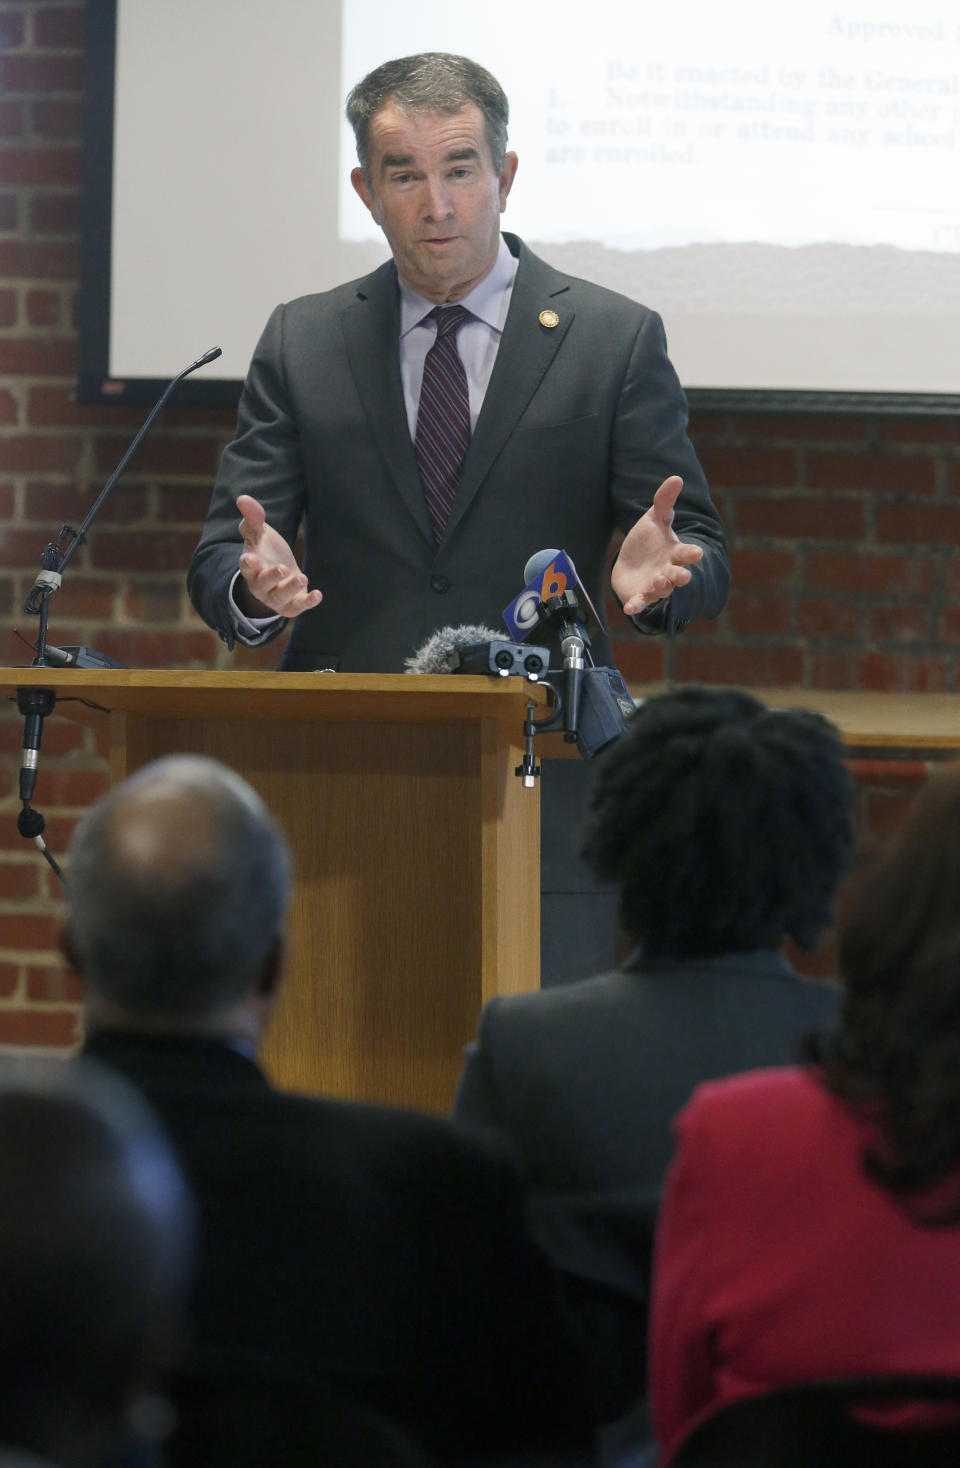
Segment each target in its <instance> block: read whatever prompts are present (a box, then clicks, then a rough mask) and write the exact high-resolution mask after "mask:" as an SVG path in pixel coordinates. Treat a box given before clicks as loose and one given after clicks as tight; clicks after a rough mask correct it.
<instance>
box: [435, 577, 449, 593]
mask: <svg viewBox="0 0 960 1468" xmlns="http://www.w3.org/2000/svg"><path fill="white" fill-rule="evenodd" d="M430 585H431V587H432V588H433V590H434V591H449V590H450V582H449V581H448V580H447V578H446V576H431V577H430Z"/></svg>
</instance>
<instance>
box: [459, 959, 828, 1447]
mask: <svg viewBox="0 0 960 1468" xmlns="http://www.w3.org/2000/svg"><path fill="white" fill-rule="evenodd" d="M836 1004H837V990H836V989H834V988H832V987H829V986H827V985H826V984H817V983H811V982H808V981H807V980H804V979H801V978H800V977H799V975H797V974H796V973H794V971H793V970H792V969H791V968H790V967H789V965H788V964H787V963H786V962H785V961H784V960H783V959H782V958H781V957H780V956H779V954H777V953H773V952H757V953H735V954H728V955H726V956H724V957H723V958H717V959H705V960H701V961H688V962H680V961H678V962H658V963H643V962H642V960H641V959H640V957H639V955H637V954H635V955H634V956H633V957H632V958H631V959H630V960H628V962H627V963H626V964H624V965H623V967H622V968H619V969H616V970H614V971H613V972H610V973H605V974H600V975H599V976H597V977H596V978H592V979H585V980H583V981H581V982H579V983H574V984H567V985H564V986H562V987H560V988H555V989H548V990H543V991H540V992H538V993H530V994H517V995H514V996H511V997H510V998H498V999H491V1000H490V1002H489V1003H488V1004H487V1005H486V1007H485V1008H484V1010H483V1013H482V1015H481V1017H480V1026H479V1033H478V1037H477V1040H476V1041H475V1043H474V1044H472V1045H470V1046H469V1047H468V1049H467V1059H466V1066H465V1068H464V1072H463V1075H462V1076H461V1079H460V1086H459V1089H458V1092H457V1097H456V1101H455V1104H454V1115H455V1116H456V1117H457V1118H458V1119H459V1120H461V1121H464V1122H470V1123H472V1124H475V1125H478V1126H481V1127H484V1128H486V1129H488V1130H491V1131H494V1132H496V1133H497V1134H498V1136H499V1137H500V1138H501V1139H505V1140H506V1141H508V1142H509V1143H510V1144H511V1146H512V1148H513V1150H514V1152H515V1154H516V1155H517V1156H518V1158H519V1161H520V1164H521V1168H522V1171H523V1174H524V1176H525V1180H526V1182H527V1185H528V1203H527V1223H528V1227H529V1229H530V1231H531V1233H532V1234H533V1237H534V1238H535V1239H536V1240H537V1242H538V1243H539V1244H540V1246H541V1248H543V1249H544V1251H545V1252H546V1253H547V1254H548V1256H549V1257H550V1258H551V1260H552V1261H553V1264H554V1266H555V1267H556V1268H557V1269H558V1270H559V1271H560V1273H561V1275H562V1276H563V1277H564V1278H565V1280H566V1294H567V1304H568V1313H569V1316H570V1319H571V1323H572V1325H573V1327H574V1330H575V1332H576V1334H577V1335H578V1337H579V1339H580V1340H581V1343H582V1345H583V1346H584V1348H585V1350H586V1352H587V1355H586V1359H587V1360H588V1361H589V1363H590V1367H591V1372H592V1383H593V1388H594V1393H595V1396H596V1398H597V1400H598V1401H599V1403H600V1410H601V1415H603V1416H604V1417H606V1418H608V1419H612V1418H614V1417H618V1416H620V1415H621V1414H622V1413H624V1412H626V1411H627V1410H628V1408H630V1407H631V1406H632V1405H634V1404H635V1403H637V1401H638V1400H639V1399H641V1397H642V1392H643V1384H644V1379H645V1374H646V1366H645V1352H646V1335H647V1299H648V1294H649V1278H650V1269H651V1261H652V1253H653V1237H654V1227H655V1223H656V1215H657V1209H658V1205H659V1198H660V1190H661V1186H662V1182H663V1176H664V1173H665V1172H666V1169H667V1166H668V1164H669V1161H670V1157H671V1154H672V1150H673V1139H672V1134H671V1122H672V1120H673V1117H674V1116H675V1115H676V1113H677V1112H678V1111H679V1110H680V1109H681V1107H682V1106H683V1105H684V1104H685V1102H686V1101H687V1100H688V1099H689V1097H690V1095H691V1093H692V1091H693V1090H694V1088H695V1087H696V1086H697V1085H699V1084H700V1082H701V1081H705V1080H713V1079H716V1078H717V1077H719V1076H725V1075H730V1074H732V1073H734V1072H736V1071H743V1070H752V1069H754V1068H756V1067H759V1066H767V1065H777V1064H782V1063H785V1062H787V1061H791V1060H793V1059H795V1058H796V1050H795V1047H796V1043H797V1041H798V1039H799V1036H800V1035H801V1034H802V1033H803V1032H804V1030H806V1029H809V1028H811V1027H813V1026H815V1025H818V1024H821V1023H824V1022H825V1021H827V1020H829V1019H830V1018H831V1017H832V1016H833V1014H834V1012H835V1010H836ZM645 1430H646V1425H645V1417H644V1412H643V1408H642V1405H641V1406H640V1407H639V1408H638V1409H637V1410H636V1413H635V1416H634V1418H633V1419H632V1421H631V1422H630V1424H629V1426H628V1427H627V1428H626V1429H625V1434H626V1435H625V1439H624V1440H625V1441H627V1442H631V1443H632V1442H634V1441H635V1440H636V1439H637V1438H638V1437H639V1438H642V1437H643V1435H644V1433H645Z"/></svg>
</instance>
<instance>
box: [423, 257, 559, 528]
mask: <svg viewBox="0 0 960 1468" xmlns="http://www.w3.org/2000/svg"><path fill="white" fill-rule="evenodd" d="M509 238H511V237H509V236H508V239H509ZM520 251H521V253H520V265H519V267H518V269H517V274H516V279H515V280H514V285H513V294H512V296H511V300H510V310H509V312H508V314H507V320H506V324H505V326H504V328H503V336H502V337H501V340H500V348H499V351H498V352H497V360H496V362H495V363H494V367H493V373H492V375H491V378H490V384H489V386H488V388H487V391H486V395H485V397H484V400H483V407H482V409H481V410H480V417H479V418H478V419H477V426H476V430H475V432H474V435H473V438H472V439H471V441H470V449H469V452H468V453H467V458H466V462H465V463H464V466H463V475H462V477H461V480H460V487H459V489H458V490H457V497H456V499H455V500H454V502H453V509H452V510H451V512H450V519H449V521H448V522H447V530H446V535H445V536H444V544H446V543H447V542H448V541H449V539H450V536H451V535H452V534H453V532H454V531H455V530H456V528H457V525H458V524H459V522H460V521H461V520H462V519H463V516H464V515H465V514H466V512H467V510H468V508H469V507H470V504H471V502H472V501H473V498H474V496H475V495H476V493H477V491H478V490H479V489H480V486H481V485H482V484H483V481H484V480H485V479H486V477H487V475H488V474H489V472H490V470H491V468H492V467H493V464H494V463H495V461H496V459H497V456H498V455H499V453H500V451H501V450H502V448H503V446H504V444H505V443H506V442H507V440H508V439H509V437H510V435H511V434H512V433H513V431H514V429H515V428H516V426H517V424H518V423H519V421H520V419H521V418H522V416H523V414H524V412H525V411H526V408H527V405H528V404H529V402H530V399H531V398H532V397H533V395H534V393H535V392H536V390H537V388H538V387H539V386H540V383H541V380H542V379H543V376H544V373H545V372H546V371H547V368H548V367H549V366H550V363H551V362H552V361H553V359H554V357H555V356H556V354H557V352H558V351H559V349H560V345H561V343H562V341H563V339H564V337H565V336H566V334H567V331H568V329H569V327H570V323H571V321H572V320H573V318H574V315H575V312H574V310H573V307H572V305H570V304H569V303H568V302H567V301H566V300H565V299H564V298H565V297H566V296H567V294H568V292H569V283H568V282H567V280H566V279H565V278H564V276H562V275H559V274H558V273H557V272H556V271H555V270H553V269H551V267H550V266H548V265H546V264H545V263H544V262H543V261H542V260H538V259H537V257H536V255H531V253H530V252H529V250H527V249H526V248H525V247H524V246H522V245H521V246H520ZM542 311H551V312H552V313H553V314H554V315H555V316H556V317H557V318H558V321H557V324H556V325H555V326H544V325H543V324H542V322H541V320H540V313H541V312H542ZM415 462H416V461H414V463H415Z"/></svg>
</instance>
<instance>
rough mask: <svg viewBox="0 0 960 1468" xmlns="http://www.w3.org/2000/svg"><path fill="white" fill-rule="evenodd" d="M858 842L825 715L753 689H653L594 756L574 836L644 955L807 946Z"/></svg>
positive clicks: (836, 743) (836, 742)
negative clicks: (767, 699) (594, 772)
mask: <svg viewBox="0 0 960 1468" xmlns="http://www.w3.org/2000/svg"><path fill="white" fill-rule="evenodd" d="M852 842H853V819H852V795H851V782H850V776H849V774H848V772H847V769H846V767H845V765H844V763H843V749H842V745H841V741H840V738H839V735H838V734H837V731H836V729H834V727H833V725H832V724H830V723H829V722H828V721H827V720H826V719H824V718H823V717H822V716H821V715H820V714H815V713H811V712H809V711H808V710H805V709H770V708H767V707H766V706H765V705H764V704H762V703H760V702H759V700H758V699H756V698H753V697H752V696H751V695H750V694H748V693H742V692H739V691H738V690H736V689H729V688H704V687H696V686H688V687H684V688H679V689H676V690H675V691H673V692H670V693H663V694H659V695H657V696H656V697H652V698H648V699H647V700H646V701H645V702H644V703H643V704H641V706H640V707H639V709H638V710H637V712H636V713H635V714H634V715H633V717H632V718H631V720H630V723H629V727H628V729H627V732H626V733H625V734H624V735H623V736H622V737H621V738H620V739H619V740H618V741H617V742H616V744H615V745H613V746H612V748H611V749H610V751H609V752H608V753H607V754H606V755H605V756H604V757H603V759H602V761H601V762H600V770H599V773H598V778H597V781H596V783H595V785H594V789H593V794H592V797H591V815H590V820H589V824H588V826H587V829H586V833H585V840H584V845H583V855H584V859H585V860H586V861H587V863H588V864H589V866H590V867H591V869H592V871H593V872H594V874H595V875H596V876H597V877H599V878H601V879H602V880H605V881H611V882H615V883H617V884H618V885H619V887H620V916H621V922H622V924H623V926H624V928H625V929H626V931H627V932H628V933H629V934H630V935H631V936H632V937H633V938H634V939H635V940H636V941H637V942H638V943H639V944H640V945H641V947H642V950H643V952H644V954H645V955H646V956H647V957H651V958H652V957H663V958H682V957H695V956H699V957H713V956H716V955H719V954H722V953H736V952H746V951H749V950H754V949H758V948H777V947H778V946H779V945H780V943H781V942H782V941H783V939H784V937H785V936H789V937H791V938H792V939H793V940H794V941H795V942H796V943H797V944H799V945H800V947H802V948H811V947H813V946H814V944H815V942H816V939H817V936H818V934H819V933H820V931H821V929H822V928H823V927H825V926H826V924H827V923H828V921H829V919H830V914H831V903H832V899H833V894H834V891H835V889H836V885H837V882H838V881H839V878H840V876H841V874H842V872H843V870H844V867H845V866H846V863H847V861H848V858H849V854H850V850H851V847H852Z"/></svg>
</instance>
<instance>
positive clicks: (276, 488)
mask: <svg viewBox="0 0 960 1468" xmlns="http://www.w3.org/2000/svg"><path fill="white" fill-rule="evenodd" d="M283 344H284V307H283V306H278V307H277V308H276V310H275V311H274V312H273V314H272V315H271V317H270V320H269V321H268V322H267V325H266V327H265V328H264V331H263V335H262V336H261V338H260V341H259V342H258V344H257V348H256V351H255V352H254V356H253V361H252V362H251V364H250V370H249V372H248V373H247V379H246V382H245V383H244V386H243V392H242V394H241V397H240V406H239V409H238V412H237V432H236V436H235V437H234V439H233V441H232V442H231V443H229V444H228V445H227V447H226V449H225V450H224V453H223V458H222V459H221V461H220V469H219V472H218V474H217V478H216V482H215V484H214V487H213V496H212V499H211V501H210V509H209V511H208V514H207V519H206V523H205V525H204V528H203V532H202V534H201V536H200V542H199V544H198V546H197V549H196V550H195V551H194V554H193V559H192V561H191V563H190V570H189V572H188V574H187V589H188V591H189V593H190V599H191V601H192V602H193V605H194V607H195V608H196V610H197V611H198V612H199V614H200V616H201V617H202V618H203V620H204V621H205V622H206V623H207V624H208V625H209V626H210V627H212V628H213V629H214V631H215V632H218V633H219V634H220V636H221V637H222V638H223V640H224V641H225V642H226V643H227V646H228V647H232V646H233V641H234V637H235V635H236V631H235V627H234V622H233V617H232V615H231V612H230V607H229V599H228V593H229V588H230V583H231V581H232V579H233V576H234V573H235V572H236V570H237V564H238V561H239V557H240V552H241V550H242V548H243V542H242V541H241V539H240V532H239V529H238V526H239V523H240V515H239V512H238V511H237V496H238V495H241V494H250V495H253V496H254V497H255V498H256V499H258V500H260V502H261V504H263V506H264V508H265V510H266V512H267V522H268V523H269V524H270V525H272V526H273V528H274V529H275V530H277V531H279V533H280V534H281V535H282V536H283V538H284V539H285V540H286V541H287V543H288V544H289V545H290V546H293V544H294V541H295V539H296V536H297V531H298V530H299V528H300V522H301V519H302V517H303V511H304V505H305V501H306V488H305V478H304V472H303V461H302V457H301V452H300V438H299V432H298V428H297V424H296V420H295V415H294V412H293V407H292V404H291V402H290V395H289V392H288V389H287V382H286V373H285V369H284V352H283ZM285 626H286V622H285V621H284V620H283V619H282V618H280V619H278V622H277V625H276V627H271V628H270V629H269V632H268V634H267V636H266V637H264V638H262V639H259V640H262V641H269V640H270V638H272V637H275V636H277V635H278V634H279V633H280V632H282V631H283V629H284V627H285Z"/></svg>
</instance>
